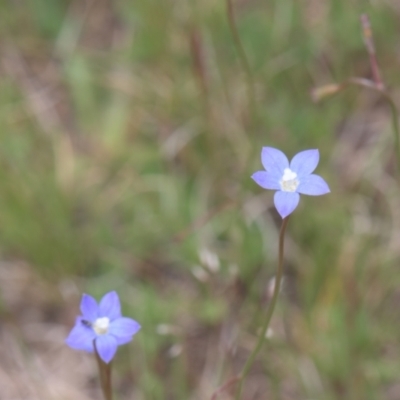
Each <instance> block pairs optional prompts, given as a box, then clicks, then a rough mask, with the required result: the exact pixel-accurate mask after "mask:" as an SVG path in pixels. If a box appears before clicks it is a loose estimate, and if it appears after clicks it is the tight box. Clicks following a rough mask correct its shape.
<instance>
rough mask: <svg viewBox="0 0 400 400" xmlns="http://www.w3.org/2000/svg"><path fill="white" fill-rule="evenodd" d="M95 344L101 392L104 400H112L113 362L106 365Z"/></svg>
mask: <svg viewBox="0 0 400 400" xmlns="http://www.w3.org/2000/svg"><path fill="white" fill-rule="evenodd" d="M93 344H94V354H95V356H96V361H97V366H98V368H99V375H100V384H101V390H102V392H103V396H104V400H112V398H113V396H112V387H111V362H109V363H108V364H106V363H105V362H104V361H103V360H102V359H101V358H100V355H99V353H98V351H97V347H96V342H93Z"/></svg>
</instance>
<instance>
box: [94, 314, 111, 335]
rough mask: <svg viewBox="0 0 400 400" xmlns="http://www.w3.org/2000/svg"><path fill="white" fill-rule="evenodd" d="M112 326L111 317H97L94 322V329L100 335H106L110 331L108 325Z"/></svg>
mask: <svg viewBox="0 0 400 400" xmlns="http://www.w3.org/2000/svg"><path fill="white" fill-rule="evenodd" d="M109 326H110V319H109V318H107V317H102V318H97V319H96V321H94V323H93V330H94V331H95V332H96V333H97V334H98V335H104V334H105V333H107V332H108V327H109Z"/></svg>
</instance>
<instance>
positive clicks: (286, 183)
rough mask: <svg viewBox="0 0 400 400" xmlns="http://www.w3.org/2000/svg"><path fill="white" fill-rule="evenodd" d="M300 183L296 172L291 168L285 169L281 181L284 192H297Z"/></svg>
mask: <svg viewBox="0 0 400 400" xmlns="http://www.w3.org/2000/svg"><path fill="white" fill-rule="evenodd" d="M299 183H300V182H299V180H298V179H297V174H296V172H293V171H292V170H291V169H290V168H285V170H284V171H283V176H282V179H281V180H280V181H279V184H280V185H281V190H282V191H283V192H295V191H296V189H297V187H298V186H299Z"/></svg>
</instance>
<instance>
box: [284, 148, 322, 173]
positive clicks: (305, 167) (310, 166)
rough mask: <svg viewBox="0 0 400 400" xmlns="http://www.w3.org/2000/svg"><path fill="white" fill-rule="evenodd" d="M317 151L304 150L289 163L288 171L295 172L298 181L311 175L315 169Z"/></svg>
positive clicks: (317, 160) (317, 159)
mask: <svg viewBox="0 0 400 400" xmlns="http://www.w3.org/2000/svg"><path fill="white" fill-rule="evenodd" d="M318 162H319V151H318V150H317V149H312V150H304V151H301V152H300V153H297V154H296V155H295V156H294V157H293V159H292V161H291V162H290V169H291V170H292V171H293V172H296V174H297V176H298V177H299V179H301V177H303V176H306V175H309V174H311V173H312V172H313V171H314V170H315V168H317V165H318Z"/></svg>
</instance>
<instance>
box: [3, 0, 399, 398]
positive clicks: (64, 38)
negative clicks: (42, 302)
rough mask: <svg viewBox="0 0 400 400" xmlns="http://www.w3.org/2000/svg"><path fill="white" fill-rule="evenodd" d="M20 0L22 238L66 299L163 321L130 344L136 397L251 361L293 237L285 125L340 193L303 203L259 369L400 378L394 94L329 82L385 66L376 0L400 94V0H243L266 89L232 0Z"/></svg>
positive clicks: (15, 32) (7, 47) (329, 382)
mask: <svg viewBox="0 0 400 400" xmlns="http://www.w3.org/2000/svg"><path fill="white" fill-rule="evenodd" d="M0 11H1V12H0V32H1V35H2V46H1V57H2V59H1V61H2V63H1V70H0V72H1V76H0V125H1V127H2V129H1V131H0V139H1V141H0V143H1V144H0V245H1V254H2V257H3V258H4V259H7V260H24V261H26V262H27V263H29V265H30V266H31V268H32V269H34V271H35V273H36V274H37V275H39V276H41V277H42V278H43V279H44V280H46V281H49V282H52V283H54V284H55V285H56V287H58V286H57V285H60V284H61V283H62V282H66V281H68V282H69V281H72V282H75V284H76V285H77V287H78V288H79V290H77V291H76V294H75V295H74V296H73V300H72V301H71V304H68V305H67V304H62V303H61V296H60V298H59V301H60V307H64V308H68V307H70V308H72V309H73V310H75V309H76V310H77V305H78V302H79V296H80V292H81V291H85V292H90V293H92V294H93V295H96V296H101V295H102V294H104V293H105V292H106V291H109V290H111V289H116V290H117V291H118V292H119V293H120V296H121V298H122V299H123V302H124V304H123V308H124V313H125V314H126V315H131V316H132V317H134V318H135V319H137V320H138V321H140V323H141V324H142V326H143V329H142V331H141V333H140V334H139V335H138V336H137V339H135V343H134V344H133V345H132V346H131V345H130V346H127V348H129V351H128V350H127V351H126V352H124V351H120V353H121V354H120V353H119V355H118V357H119V358H120V359H121V361H118V362H116V365H118V364H119V365H118V366H117V367H116V368H117V370H119V372H120V374H118V373H116V375H117V376H116V382H117V389H116V390H117V391H118V392H120V393H121V397H120V398H132V396H131V395H130V394H131V393H135V398H136V399H154V400H156V399H166V398H170V399H187V398H193V399H195V398H196V399H204V398H210V396H211V393H212V390H214V389H215V388H216V387H218V386H219V385H221V384H222V383H223V382H225V381H226V380H227V379H229V377H230V376H232V375H233V374H234V373H235V372H238V371H239V370H240V368H241V366H242V365H243V363H244V360H245V357H246V355H247V354H248V352H249V349H250V348H251V346H252V345H254V343H255V337H256V336H255V335H256V333H257V328H258V326H259V319H260V315H261V314H260V313H262V312H263V311H264V310H265V307H266V297H267V293H268V290H267V288H268V284H269V279H270V278H271V277H272V276H273V275H274V271H275V264H276V256H277V249H276V247H277V230H278V225H279V220H278V218H277V215H276V212H275V210H274V209H273V203H272V199H273V193H272V192H265V191H262V190H261V189H260V188H259V187H257V186H256V185H255V184H254V183H253V182H252V181H251V179H250V178H249V177H250V175H251V173H252V172H253V171H256V170H258V169H260V168H261V163H260V158H259V154H260V150H261V147H262V146H265V145H269V146H273V147H277V148H280V149H282V150H283V151H284V152H285V153H287V154H288V155H289V156H292V155H293V154H295V153H296V152H298V151H300V150H303V149H307V148H318V149H320V153H321V161H320V165H319V167H318V173H319V174H320V175H322V176H323V177H324V178H325V179H326V180H327V181H328V182H329V184H330V187H331V191H332V193H331V194H330V195H329V196H325V197H324V198H312V197H308V198H305V197H303V198H302V200H301V205H300V207H299V208H298V209H297V210H296V212H295V213H294V215H293V216H292V218H291V221H290V224H289V233H288V238H287V248H286V259H287V266H286V272H287V277H286V281H285V288H284V290H283V293H282V301H281V304H280V307H279V309H278V312H277V314H276V316H275V317H274V321H273V324H272V328H273V331H274V333H275V334H274V336H273V337H272V338H271V339H270V342H269V344H268V345H267V346H266V347H265V349H264V350H263V353H262V356H261V357H260V359H259V360H258V363H257V365H256V366H255V367H254V371H253V374H252V377H253V378H254V380H251V382H253V385H255V386H254V387H257V388H259V389H257V390H258V391H259V392H254V390H255V389H252V388H251V387H250V384H249V387H248V388H247V389H246V390H247V391H248V393H253V394H252V396H253V397H251V398H254V399H256V398H257V399H265V398H267V397H266V394H265V393H268V398H270V399H310V398H318V399H319V400H330V399H337V398H340V399H377V398H393V399H396V398H399V396H400V394H399V392H398V389H397V391H396V392H393V387H397V388H398V387H399V385H400V382H399V378H398V373H397V371H398V370H399V368H400V361H399V360H400V357H399V346H398V344H399V339H400V334H399V330H398V329H397V327H398V322H399V320H400V313H399V311H398V310H399V309H400V308H399V293H400V292H399V289H398V283H399V282H398V281H400V277H399V274H398V262H399V257H400V254H399V249H400V246H399V244H398V243H399V242H398V241H399V237H400V236H399V233H400V214H399V212H398V210H397V209H398V203H399V198H400V190H399V179H398V177H396V176H394V174H393V145H392V134H391V127H390V114H389V110H388V109H387V107H386V105H385V104H384V102H382V101H381V99H379V97H378V96H377V95H376V94H374V93H370V92H368V91H366V90H359V89H349V90H348V91H346V92H343V93H340V94H338V95H336V96H335V97H334V98H332V99H329V100H328V101H325V102H323V103H322V104H314V103H313V102H312V100H311V97H310V90H311V89H312V88H313V87H316V86H319V85H322V84H328V83H331V82H335V81H338V82H340V81H342V80H344V79H346V78H347V77H350V76H361V77H369V76H370V67H369V61H368V55H367V53H366V51H365V48H364V43H363V40H362V36H361V29H360V24H359V16H360V14H361V13H368V14H369V16H370V19H371V23H372V26H373V30H374V36H375V39H376V45H377V51H378V59H379V63H380V66H381V68H382V72H383V76H384V79H385V81H386V83H387V84H388V86H390V87H393V88H394V89H393V94H394V97H395V98H397V97H398V94H399V92H398V90H397V89H396V87H399V85H400V77H399V74H398V61H399V60H398V35H399V33H400V32H399V24H398V19H399V17H400V10H399V8H398V4H397V2H396V1H390V0H386V1H384V0H380V1H374V2H369V1H364V0H351V1H349V0H346V1H345V0H323V1H313V0H309V1H306V2H296V1H293V0H273V1H268V2H261V1H256V0H254V1H239V2H237V4H235V16H236V22H237V27H238V30H239V34H240V37H241V40H242V42H243V46H244V49H245V52H246V54H247V56H248V60H249V63H250V65H251V69H252V73H253V74H254V76H253V79H254V84H255V87H254V89H255V99H253V100H255V104H256V108H255V109H254V110H250V109H249V104H251V102H250V103H249V98H248V96H249V93H251V91H249V90H248V87H247V85H248V80H247V78H246V74H245V72H244V71H243V69H242V67H241V64H240V61H239V59H238V55H237V51H236V48H235V44H234V41H233V39H232V35H231V32H230V29H229V25H228V21H227V15H226V9H225V4H224V2H223V1H221V2H215V1H210V0H208V1H201V2H200V1H195V0H193V1H189V2H188V1H183V0H147V1H135V2H129V1H124V0H119V1H116V2H111V1H106V0H96V1H77V0H76V1H74V0H70V1H66V0H64V1H63V0H57V1H56V0H52V1H50V2H49V1H44V0H30V1H27V2H26V7H23V6H22V3H21V2H19V1H8V2H5V3H2V4H1V5H0ZM205 251H206V252H207V251H209V252H212V253H214V254H216V255H217V257H218V260H219V261H218V267H215V266H214V269H213V266H212V265H207V259H206V258H207V257H205V256H204V254H206V253H204V252H205ZM202 254H203V256H202ZM63 323H64V324H65V325H66V324H68V323H71V321H70V320H65V321H63ZM160 324H167V325H168V326H172V327H174V329H172V330H171V332H170V333H168V334H160V333H157V332H158V328H159V326H160ZM225 331H228V333H229V335H227V336H226V332H225ZM224 335H225V336H224ZM230 335H231V336H230ZM228 342H229V343H228ZM173 349H175V350H176V349H178V350H179V349H181V350H180V351H176V353H174V351H173ZM234 349H236V352H235V351H234ZM123 360H125V362H124V361H123ZM126 376H128V378H126ZM122 377H125V378H122ZM265 377H266V378H267V379H265ZM253 378H251V379H253ZM127 382H129V385H130V386H129V385H128V386H127ZM118 385H119V386H118ZM257 385H258V386H257ZM127 387H128V388H129V389H127ZM133 387H134V388H133ZM252 390H253V392H252ZM124 393H125V394H126V397H123V396H125V395H124ZM257 393H258V394H257ZM261 393H263V394H261ZM392 393H395V394H394V395H393V394H392ZM248 396H250V394H249V395H248ZM390 396H392V397H390ZM248 398H250V397H248Z"/></svg>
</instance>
